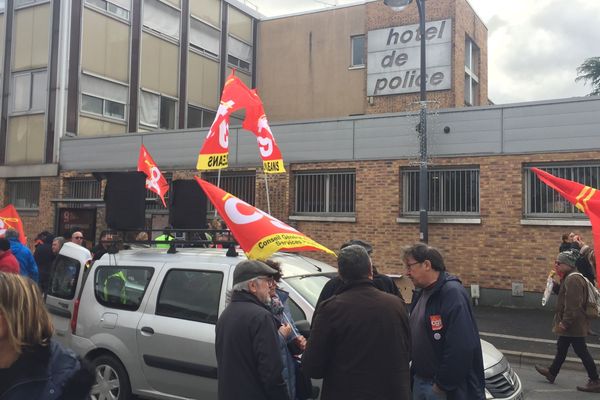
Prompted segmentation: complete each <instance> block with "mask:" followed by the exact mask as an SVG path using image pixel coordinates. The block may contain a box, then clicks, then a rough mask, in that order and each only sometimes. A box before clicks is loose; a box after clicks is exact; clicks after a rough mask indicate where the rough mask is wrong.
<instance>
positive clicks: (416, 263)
mask: <svg viewBox="0 0 600 400" xmlns="http://www.w3.org/2000/svg"><path fill="white" fill-rule="evenodd" d="M402 258H403V260H404V265H405V267H406V275H407V276H408V277H409V278H410V279H411V280H412V282H413V283H414V285H415V287H416V288H417V291H416V292H415V295H414V296H413V303H412V304H411V314H410V328H411V336H412V365H411V372H412V374H413V400H434V399H461V400H463V399H464V400H483V399H485V378H484V374H483V356H482V353H481V342H480V340H479V331H478V329H477V324H476V322H475V317H474V316H473V310H472V308H471V302H470V301H469V296H468V295H467V292H466V290H465V289H464V287H463V285H462V283H461V282H460V280H459V279H458V278H457V277H455V276H452V275H450V274H448V272H446V266H445V264H444V259H443V257H442V255H441V254H440V252H439V251H438V250H437V249H435V248H433V247H430V246H428V245H426V244H423V243H418V244H415V245H413V246H410V247H407V248H405V249H404V254H403V257H402Z"/></svg>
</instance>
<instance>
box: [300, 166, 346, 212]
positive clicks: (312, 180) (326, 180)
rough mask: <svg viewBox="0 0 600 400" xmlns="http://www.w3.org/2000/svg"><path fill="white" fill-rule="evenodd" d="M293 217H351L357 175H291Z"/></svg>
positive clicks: (336, 173) (341, 173)
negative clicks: (292, 183) (292, 182)
mask: <svg viewBox="0 0 600 400" xmlns="http://www.w3.org/2000/svg"><path fill="white" fill-rule="evenodd" d="M294 188H295V198H294V213H296V214H336V215H354V212H355V207H356V172H354V171H343V172H299V173H296V174H294Z"/></svg>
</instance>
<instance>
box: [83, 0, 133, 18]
mask: <svg viewBox="0 0 600 400" xmlns="http://www.w3.org/2000/svg"><path fill="white" fill-rule="evenodd" d="M85 2H86V3H87V4H91V5H94V6H96V7H97V8H99V9H101V10H102V11H106V12H107V13H108V14H111V15H114V16H116V17H119V18H121V19H124V20H126V21H129V10H130V7H131V4H130V3H129V0H110V1H109V0H85Z"/></svg>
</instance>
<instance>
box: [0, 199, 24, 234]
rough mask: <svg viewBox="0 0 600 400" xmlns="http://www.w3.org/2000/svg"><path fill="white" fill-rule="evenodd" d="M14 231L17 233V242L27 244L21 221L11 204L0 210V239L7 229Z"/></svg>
mask: <svg viewBox="0 0 600 400" xmlns="http://www.w3.org/2000/svg"><path fill="white" fill-rule="evenodd" d="M11 228H12V229H16V230H17V231H19V241H20V242H21V243H23V244H27V238H26V237H25V230H24V229H23V221H21V217H19V213H18V212H17V210H16V209H15V207H14V206H13V205H12V204H9V205H7V206H6V207H4V208H3V209H2V210H0V237H4V234H5V233H6V230H7V229H11Z"/></svg>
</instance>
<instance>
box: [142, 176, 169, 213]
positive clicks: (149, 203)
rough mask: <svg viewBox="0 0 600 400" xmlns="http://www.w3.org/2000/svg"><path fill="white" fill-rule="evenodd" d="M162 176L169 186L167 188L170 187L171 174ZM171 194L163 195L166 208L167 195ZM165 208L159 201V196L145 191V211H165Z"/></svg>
mask: <svg viewBox="0 0 600 400" xmlns="http://www.w3.org/2000/svg"><path fill="white" fill-rule="evenodd" d="M163 176H164V177H165V179H166V180H167V183H168V184H169V188H170V187H171V182H173V174H171V173H164V172H163ZM170 194H171V190H170V189H169V191H168V192H167V193H165V196H164V197H165V203H167V207H168V205H169V195H170ZM167 207H165V206H163V202H162V200H161V199H160V196H159V195H158V194H156V193H154V192H153V191H151V190H148V189H146V211H163V210H166V209H167Z"/></svg>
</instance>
